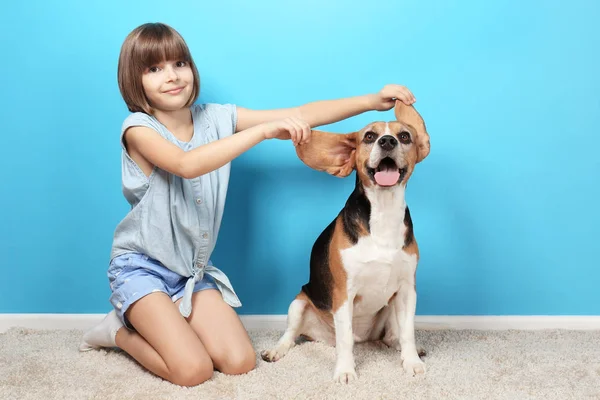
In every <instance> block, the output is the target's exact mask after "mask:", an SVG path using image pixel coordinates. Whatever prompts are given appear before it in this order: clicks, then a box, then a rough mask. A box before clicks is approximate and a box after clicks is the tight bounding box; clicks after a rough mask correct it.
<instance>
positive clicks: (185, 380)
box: [169, 359, 214, 387]
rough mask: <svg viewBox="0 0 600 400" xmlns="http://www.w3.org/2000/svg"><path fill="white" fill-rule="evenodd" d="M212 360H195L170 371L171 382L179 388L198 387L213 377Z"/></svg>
mask: <svg viewBox="0 0 600 400" xmlns="http://www.w3.org/2000/svg"><path fill="white" fill-rule="evenodd" d="M213 370H214V367H213V364H212V362H211V361H210V360H208V361H207V360H202V359H195V360H190V361H186V362H184V363H181V364H179V365H177V366H175V367H173V368H170V369H169V381H171V382H172V383H174V384H176V385H179V386H188V387H191V386H198V385H200V384H201V383H204V382H206V381H207V380H209V379H210V378H212V376H213Z"/></svg>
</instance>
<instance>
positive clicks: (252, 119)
mask: <svg viewBox="0 0 600 400" xmlns="http://www.w3.org/2000/svg"><path fill="white" fill-rule="evenodd" d="M396 99H398V100H401V101H402V102H404V103H405V104H407V105H410V104H413V103H414V102H415V98H414V96H413V94H412V93H411V92H410V90H408V89H407V88H406V87H404V86H401V85H386V86H385V87H384V88H383V89H381V90H380V91H379V92H378V93H375V94H368V95H363V96H356V97H348V98H343V99H337V100H321V101H315V102H311V103H307V104H304V105H302V106H299V107H293V108H281V109H276V110H250V109H247V108H242V107H237V113H238V118H237V121H238V122H237V127H236V132H239V131H243V130H245V129H248V128H250V127H253V126H255V125H257V124H261V123H263V122H266V121H272V120H275V119H281V118H287V117H296V118H301V119H303V120H305V121H306V122H308V124H309V125H310V126H311V127H315V126H321V125H327V124H331V123H334V122H338V121H341V120H344V119H346V118H350V117H353V116H355V115H358V114H361V113H363V112H366V111H372V110H377V111H386V110H390V109H391V108H392V107H394V104H395V101H396Z"/></svg>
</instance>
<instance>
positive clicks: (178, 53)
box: [133, 24, 191, 70]
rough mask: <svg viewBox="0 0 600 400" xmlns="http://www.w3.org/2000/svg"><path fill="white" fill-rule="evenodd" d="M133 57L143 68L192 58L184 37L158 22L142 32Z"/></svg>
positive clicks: (187, 60)
mask: <svg viewBox="0 0 600 400" xmlns="http://www.w3.org/2000/svg"><path fill="white" fill-rule="evenodd" d="M133 58H134V60H136V61H137V62H136V64H138V67H139V68H140V69H142V70H143V69H145V68H149V67H151V66H153V65H156V64H159V63H161V62H164V61H186V62H189V61H190V60H191V56H190V53H189V50H188V47H187V45H186V44H185V41H184V40H183V38H182V37H181V36H179V34H177V33H176V32H174V31H173V30H171V29H168V27H166V26H164V25H158V24H157V25H151V26H150V27H148V28H146V29H144V30H143V31H142V32H141V33H140V37H139V40H138V43H137V46H136V47H135V48H134V56H133Z"/></svg>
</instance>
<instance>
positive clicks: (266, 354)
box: [260, 347, 287, 362]
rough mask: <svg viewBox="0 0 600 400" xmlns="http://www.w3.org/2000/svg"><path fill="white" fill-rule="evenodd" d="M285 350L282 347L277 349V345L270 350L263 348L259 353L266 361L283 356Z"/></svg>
mask: <svg viewBox="0 0 600 400" xmlns="http://www.w3.org/2000/svg"><path fill="white" fill-rule="evenodd" d="M286 353H287V352H286V351H284V349H279V348H278V347H276V348H274V349H271V350H263V351H262V352H261V353H260V356H261V358H262V359H263V360H265V361H266V362H275V361H278V360H279V359H280V358H281V357H283V356H285V354H286Z"/></svg>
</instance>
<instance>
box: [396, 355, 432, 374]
mask: <svg viewBox="0 0 600 400" xmlns="http://www.w3.org/2000/svg"><path fill="white" fill-rule="evenodd" d="M402 367H403V368H404V370H405V371H406V372H407V373H409V374H410V375H412V376H414V375H421V374H424V373H425V371H426V369H427V368H426V367H425V363H424V362H423V361H421V360H420V359H419V358H418V357H417V358H416V359H412V358H411V359H408V360H404V361H403V362H402Z"/></svg>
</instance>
